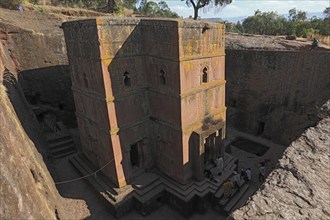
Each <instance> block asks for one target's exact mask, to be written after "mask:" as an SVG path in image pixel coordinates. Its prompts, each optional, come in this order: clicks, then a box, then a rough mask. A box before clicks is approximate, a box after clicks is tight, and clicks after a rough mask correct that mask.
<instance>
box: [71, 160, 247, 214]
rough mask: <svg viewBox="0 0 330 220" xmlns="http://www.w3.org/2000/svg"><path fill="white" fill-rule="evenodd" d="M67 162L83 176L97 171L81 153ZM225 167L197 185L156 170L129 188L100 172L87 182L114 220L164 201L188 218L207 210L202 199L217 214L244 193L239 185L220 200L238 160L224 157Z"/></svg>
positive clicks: (144, 211) (245, 186)
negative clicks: (210, 205) (176, 179)
mask: <svg viewBox="0 0 330 220" xmlns="http://www.w3.org/2000/svg"><path fill="white" fill-rule="evenodd" d="M69 160H70V162H71V163H72V165H73V166H74V167H75V168H76V169H77V170H78V172H79V173H80V174H81V175H82V176H86V175H89V174H91V173H94V172H95V171H96V170H97V169H96V168H95V167H94V166H93V165H92V164H91V163H90V162H89V160H88V159H87V158H86V157H85V156H84V155H82V154H76V155H74V156H72V157H70V159H69ZM224 164H225V168H224V172H223V174H222V175H221V176H217V177H215V179H216V181H211V180H209V179H204V180H203V181H200V182H198V181H191V182H189V183H188V184H180V183H178V182H176V181H174V180H173V179H171V178H170V177H168V176H166V175H165V174H163V173H162V172H160V171H158V170H153V171H152V172H149V173H145V172H144V173H142V174H141V175H139V176H137V177H135V178H134V179H132V183H131V185H127V186H125V187H123V188H116V187H115V186H114V185H113V184H112V183H111V182H110V181H109V180H108V179H107V178H106V177H105V176H104V174H102V172H98V173H97V174H96V175H90V176H89V177H87V178H86V180H87V181H88V182H89V183H90V184H91V185H92V187H93V188H94V189H95V190H96V191H97V193H98V194H99V195H100V196H101V198H103V200H104V201H105V202H106V203H107V204H108V206H109V210H110V211H111V213H112V214H113V215H115V216H116V217H120V216H122V215H124V214H125V213H126V212H128V211H129V210H131V209H132V208H133V207H135V208H136V209H137V210H138V211H139V212H140V213H141V214H142V215H148V214H149V213H151V212H152V211H154V210H155V209H157V208H158V207H160V206H161V205H162V204H163V203H164V202H166V203H169V204H170V205H171V206H172V207H173V208H175V209H178V211H180V213H182V214H183V215H184V216H186V217H188V216H189V215H191V214H192V213H194V211H195V210H197V211H200V212H204V211H206V209H207V207H205V200H208V199H211V202H212V203H214V204H215V207H216V208H217V209H218V210H219V211H220V210H221V211H225V212H229V211H230V210H231V209H232V208H233V207H234V206H235V204H236V203H237V202H238V201H239V199H240V198H241V197H242V196H243V194H244V193H245V192H246V191H247V185H245V183H244V182H242V183H241V185H242V187H241V190H240V192H239V193H235V194H233V196H232V197H231V198H230V199H227V200H225V199H224V198H223V187H222V184H223V182H224V181H225V180H226V179H228V178H230V177H231V175H232V173H233V172H234V170H237V164H238V161H237V158H234V157H232V156H230V155H229V154H227V155H226V156H225V161H224ZM212 169H213V168H212ZM212 171H213V170H212ZM214 171H215V170H214ZM227 210H228V211H227Z"/></svg>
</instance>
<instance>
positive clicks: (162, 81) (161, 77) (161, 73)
mask: <svg viewBox="0 0 330 220" xmlns="http://www.w3.org/2000/svg"><path fill="white" fill-rule="evenodd" d="M160 83H161V84H162V85H166V74H165V72H164V70H160Z"/></svg>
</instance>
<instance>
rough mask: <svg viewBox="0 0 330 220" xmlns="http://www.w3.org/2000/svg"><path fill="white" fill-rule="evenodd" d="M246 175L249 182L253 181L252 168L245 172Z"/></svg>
mask: <svg viewBox="0 0 330 220" xmlns="http://www.w3.org/2000/svg"><path fill="white" fill-rule="evenodd" d="M245 174H246V180H247V181H250V180H251V179H252V172H251V169H250V168H247V169H246V170H245Z"/></svg>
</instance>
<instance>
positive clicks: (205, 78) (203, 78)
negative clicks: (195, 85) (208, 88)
mask: <svg viewBox="0 0 330 220" xmlns="http://www.w3.org/2000/svg"><path fill="white" fill-rule="evenodd" d="M207 75H208V70H207V68H206V67H204V69H203V74H202V83H207V78H208V76H207Z"/></svg>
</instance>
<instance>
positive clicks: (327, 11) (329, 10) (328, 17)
mask: <svg viewBox="0 0 330 220" xmlns="http://www.w3.org/2000/svg"><path fill="white" fill-rule="evenodd" d="M323 14H324V15H325V19H326V20H330V7H328V8H326V9H324V11H323Z"/></svg>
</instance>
